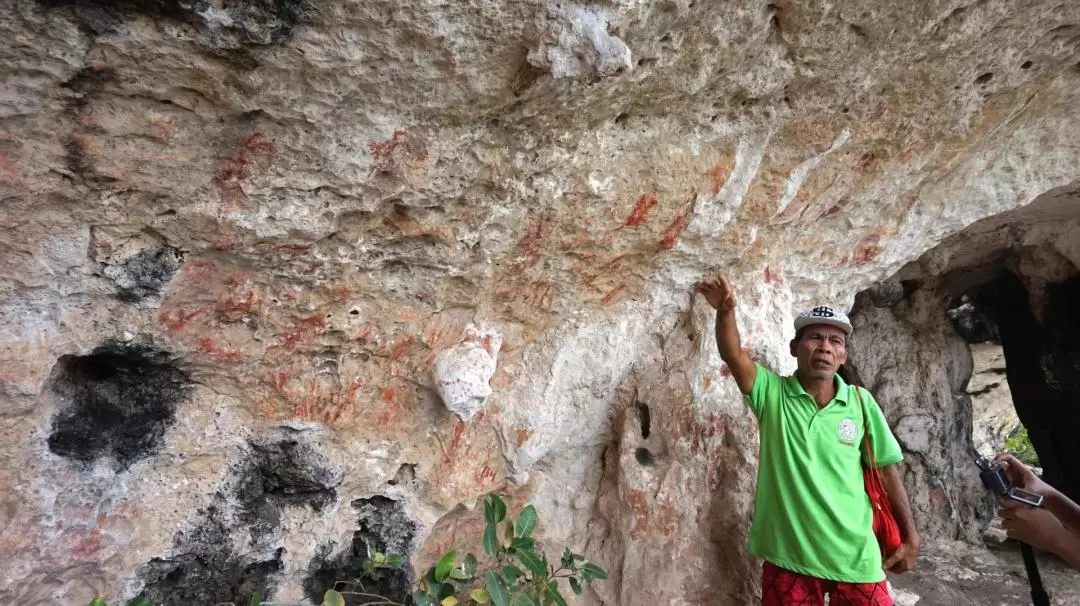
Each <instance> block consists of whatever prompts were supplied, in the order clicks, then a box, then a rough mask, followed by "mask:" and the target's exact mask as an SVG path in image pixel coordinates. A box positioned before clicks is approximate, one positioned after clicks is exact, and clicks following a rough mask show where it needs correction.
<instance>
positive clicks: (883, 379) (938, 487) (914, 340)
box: [850, 283, 994, 542]
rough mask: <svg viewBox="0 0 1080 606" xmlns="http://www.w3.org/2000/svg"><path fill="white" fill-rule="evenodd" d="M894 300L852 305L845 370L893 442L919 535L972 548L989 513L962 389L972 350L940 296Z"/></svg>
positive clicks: (937, 290) (928, 287) (866, 296)
mask: <svg viewBox="0 0 1080 606" xmlns="http://www.w3.org/2000/svg"><path fill="white" fill-rule="evenodd" d="M894 284H895V283H894ZM897 286H899V285H898V284H897ZM899 294H900V295H901V298H899V300H895V299H894V300H891V301H890V300H884V301H882V300H881V297H880V296H879V297H878V302H876V303H875V301H874V297H873V296H871V293H869V292H867V293H863V294H862V295H860V297H859V298H857V299H856V302H855V308H854V309H853V310H852V315H851V319H852V323H853V324H854V326H855V331H854V333H853V336H852V339H851V348H850V364H851V365H852V369H853V370H854V372H855V375H856V376H857V377H858V380H859V381H861V382H862V384H863V385H865V386H866V387H867V388H868V389H870V390H871V392H872V393H873V394H874V397H875V398H877V400H878V402H879V403H880V404H881V405H882V410H883V411H884V412H885V417H886V419H888V420H889V425H890V426H891V427H892V429H893V433H894V434H895V435H896V439H897V441H899V442H900V447H901V449H902V450H903V452H904V462H903V463H902V464H901V465H902V467H901V469H902V477H903V478H904V485H905V487H906V488H907V490H908V492H909V495H908V496H909V498H910V499H911V504H912V509H913V513H914V515H915V521H916V524H917V525H918V528H919V531H920V533H921V534H923V535H924V536H925V537H926V538H927V539H929V540H934V539H957V540H963V541H969V542H977V541H979V540H980V538H981V532H982V530H983V528H984V527H985V526H986V524H987V523H988V522H989V521H990V518H991V517H992V515H993V511H994V510H993V502H992V500H991V499H990V497H989V495H988V494H987V493H986V491H985V489H983V488H982V484H981V482H980V480H979V474H978V468H977V467H975V464H974V460H975V457H976V456H977V455H976V453H975V448H974V445H973V443H972V412H971V396H970V395H968V394H967V391H966V387H967V384H968V381H969V379H970V378H971V373H972V357H971V350H970V348H969V347H968V344H967V342H966V341H965V340H964V339H963V338H962V337H961V336H960V335H959V334H957V333H956V331H955V330H954V329H953V325H952V322H951V321H950V318H949V317H948V315H947V314H946V313H945V312H946V310H947V309H948V308H949V304H950V302H951V297H950V295H949V293H948V292H947V290H945V289H943V288H941V286H940V285H938V284H932V283H931V284H927V283H923V284H920V285H919V286H918V287H917V289H916V290H913V291H912V292H908V293H904V291H903V288H902V287H901V288H900V289H899Z"/></svg>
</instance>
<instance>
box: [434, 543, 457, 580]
mask: <svg viewBox="0 0 1080 606" xmlns="http://www.w3.org/2000/svg"><path fill="white" fill-rule="evenodd" d="M455 560H457V550H456V549H451V550H450V551H449V552H447V554H446V555H444V556H443V557H442V558H440V559H439V563H438V564H435V582H436V583H442V582H443V581H445V580H446V579H448V578H450V571H451V570H453V569H454V561H455Z"/></svg>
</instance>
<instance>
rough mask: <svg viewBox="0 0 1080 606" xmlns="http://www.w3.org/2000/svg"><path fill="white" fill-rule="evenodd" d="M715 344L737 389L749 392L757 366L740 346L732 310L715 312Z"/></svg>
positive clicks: (752, 385) (752, 386)
mask: <svg viewBox="0 0 1080 606" xmlns="http://www.w3.org/2000/svg"><path fill="white" fill-rule="evenodd" d="M716 346H717V348H719V349H720V358H721V359H722V360H723V361H724V362H725V363H726V364H727V365H728V368H730V369H731V376H732V377H734V378H735V383H736V384H738V386H739V391H741V392H743V393H745V394H748V393H750V390H751V389H753V388H754V380H755V379H756V378H757V366H755V365H754V361H753V360H752V359H751V358H750V355H749V354H747V353H746V352H745V351H744V350H743V348H742V342H741V340H740V339H739V327H738V326H737V325H736V323H735V311H734V310H728V311H726V312H721V311H718V312H716Z"/></svg>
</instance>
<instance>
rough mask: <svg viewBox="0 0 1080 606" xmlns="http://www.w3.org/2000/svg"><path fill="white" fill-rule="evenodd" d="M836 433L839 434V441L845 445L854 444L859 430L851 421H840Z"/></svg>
mask: <svg viewBox="0 0 1080 606" xmlns="http://www.w3.org/2000/svg"><path fill="white" fill-rule="evenodd" d="M836 432H837V433H838V434H840V441H841V442H845V443H847V444H854V443H855V438H857V437H858V436H859V428H858V427H856V426H855V421H852V420H851V419H844V420H843V421H840V425H839V426H838V427H837V428H836Z"/></svg>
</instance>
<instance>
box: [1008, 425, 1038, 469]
mask: <svg viewBox="0 0 1080 606" xmlns="http://www.w3.org/2000/svg"><path fill="white" fill-rule="evenodd" d="M1005 450H1008V451H1009V452H1011V453H1012V454H1013V456H1015V457H1016V458H1017V459H1020V461H1021V462H1023V463H1024V464H1025V465H1029V466H1031V467H1039V455H1038V453H1036V452H1035V447H1034V446H1032V445H1031V438H1030V437H1029V436H1028V430H1027V428H1026V427H1024V426H1023V425H1021V426H1020V427H1018V428H1017V429H1016V431H1014V432H1013V433H1012V434H1011V435H1010V436H1009V437H1007V438H1005Z"/></svg>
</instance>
